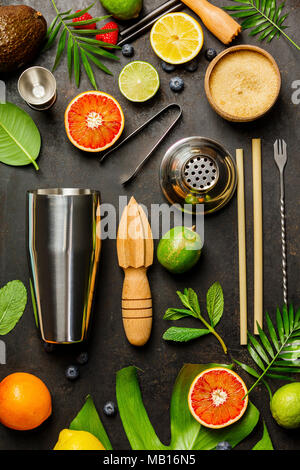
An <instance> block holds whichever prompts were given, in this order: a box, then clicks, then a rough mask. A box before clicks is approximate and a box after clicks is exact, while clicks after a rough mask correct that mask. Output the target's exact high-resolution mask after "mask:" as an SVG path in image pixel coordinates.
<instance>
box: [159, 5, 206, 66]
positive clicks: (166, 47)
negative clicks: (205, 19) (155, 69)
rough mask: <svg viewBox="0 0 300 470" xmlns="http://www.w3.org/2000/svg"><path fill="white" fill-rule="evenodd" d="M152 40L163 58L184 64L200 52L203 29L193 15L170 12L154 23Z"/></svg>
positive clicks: (170, 61)
mask: <svg viewBox="0 0 300 470" xmlns="http://www.w3.org/2000/svg"><path fill="white" fill-rule="evenodd" d="M150 42H151V46H152V49H153V50H154V52H155V53H156V55H158V57H160V58H161V59H162V60H164V61H165V62H168V63H169V64H183V63H185V62H189V61H190V60H192V59H194V57H196V55H197V54H199V52H200V50H201V48H202V46H203V31H202V28H201V26H200V24H199V23H198V21H196V20H195V19H194V18H193V17H192V16H190V15H187V14H186V13H169V14H167V15H164V16H162V17H161V18H159V19H158V20H157V21H156V23H155V24H154V26H153V28H152V30H151V34H150Z"/></svg>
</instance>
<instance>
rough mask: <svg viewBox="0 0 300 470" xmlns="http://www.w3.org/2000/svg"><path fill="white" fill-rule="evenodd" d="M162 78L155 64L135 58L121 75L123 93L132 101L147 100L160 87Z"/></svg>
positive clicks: (120, 82)
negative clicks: (160, 78)
mask: <svg viewBox="0 0 300 470" xmlns="http://www.w3.org/2000/svg"><path fill="white" fill-rule="evenodd" d="M159 85H160V80H159V75H158V73H157V70H156V69H155V68H154V67H153V65H151V64H149V63H148V62H144V61H141V60H135V61H133V62H129V64H127V65H125V67H124V68H123V69H122V71H121V73H120V75H119V88H120V91H121V93H122V94H123V95H124V96H125V98H127V99H128V100H130V101H136V102H142V101H147V100H149V99H150V98H152V96H154V95H155V93H156V92H157V90H158V89H159Z"/></svg>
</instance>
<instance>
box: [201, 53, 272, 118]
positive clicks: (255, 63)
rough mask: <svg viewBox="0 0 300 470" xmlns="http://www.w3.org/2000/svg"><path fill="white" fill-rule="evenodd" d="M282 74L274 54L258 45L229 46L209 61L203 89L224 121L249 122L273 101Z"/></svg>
mask: <svg viewBox="0 0 300 470" xmlns="http://www.w3.org/2000/svg"><path fill="white" fill-rule="evenodd" d="M280 87H281V76H280V71H279V68H278V65H277V63H276V62H275V60H274V58H273V57H272V56H271V54H269V53H268V52H267V51H265V50H264V49H261V48H260V47H257V46H250V45H242V46H233V47H229V48H228V49H226V50H225V51H223V52H221V53H220V54H218V55H217V57H215V59H214V60H213V61H212V62H211V63H210V64H209V66H208V68H207V71H206V75H205V93H206V96H207V99H208V101H209V103H210V105H211V106H212V108H213V109H214V110H215V111H216V112H217V113H218V114H219V115H220V116H222V117H223V118H224V119H226V120H227V121H233V122H249V121H254V120H255V119H258V118H260V117H262V116H264V115H265V114H266V113H267V112H268V111H269V110H270V109H271V108H272V106H273V105H274V104H275V102H276V101H277V98H278V96H279V92H280Z"/></svg>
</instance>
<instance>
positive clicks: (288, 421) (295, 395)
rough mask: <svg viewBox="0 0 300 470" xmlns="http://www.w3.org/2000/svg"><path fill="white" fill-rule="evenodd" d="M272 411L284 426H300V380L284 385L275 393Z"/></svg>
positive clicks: (291, 427) (274, 416)
mask: <svg viewBox="0 0 300 470" xmlns="http://www.w3.org/2000/svg"><path fill="white" fill-rule="evenodd" d="M271 413H272V415H273V418H274V419H275V420H276V421H277V423H278V424H279V426H282V427H283V428H286V429H295V428H299V427H300V382H295V383H290V384H287V385H284V386H283V387H281V388H279V389H278V390H277V391H276V392H275V393H274V396H273V398H272V400H271Z"/></svg>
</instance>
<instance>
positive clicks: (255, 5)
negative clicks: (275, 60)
mask: <svg viewBox="0 0 300 470" xmlns="http://www.w3.org/2000/svg"><path fill="white" fill-rule="evenodd" d="M233 2H234V3H235V5H227V6H224V7H223V9H224V10H226V11H228V12H229V13H230V14H231V16H233V17H235V18H241V19H243V21H242V23H241V26H242V28H243V29H252V31H251V32H250V36H256V35H258V34H259V40H260V41H263V40H264V39H266V40H267V41H268V42H270V41H272V39H273V38H274V37H275V36H277V37H280V36H281V35H282V36H284V37H285V38H286V39H287V40H288V41H290V42H291V43H292V44H293V45H294V46H295V47H296V48H297V49H298V50H300V47H299V46H298V45H297V44H296V43H295V42H294V41H293V40H292V39H291V38H290V37H289V36H288V35H287V34H286V33H285V32H284V29H285V28H286V26H284V25H283V23H284V21H285V20H286V18H287V17H288V13H285V14H282V10H283V8H284V3H282V4H280V5H279V6H277V0H233ZM237 3H238V4H239V5H236V4H237Z"/></svg>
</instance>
